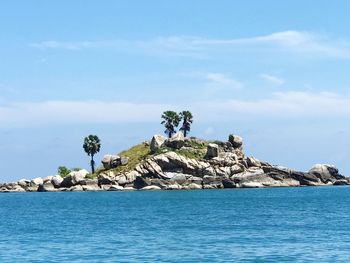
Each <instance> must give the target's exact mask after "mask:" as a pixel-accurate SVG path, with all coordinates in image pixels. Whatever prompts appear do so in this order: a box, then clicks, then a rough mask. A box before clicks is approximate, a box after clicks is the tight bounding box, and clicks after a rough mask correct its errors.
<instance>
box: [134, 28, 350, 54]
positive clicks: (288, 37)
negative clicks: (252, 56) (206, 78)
mask: <svg viewBox="0 0 350 263" xmlns="http://www.w3.org/2000/svg"><path fill="white" fill-rule="evenodd" d="M140 47H143V48H144V49H146V50H148V51H152V52H155V53H158V54H174V55H177V54H181V55H186V54H188V55H189V56H194V55H197V56H200V55H201V54H202V56H204V55H206V54H208V52H228V51H235V50H237V51H241V50H242V49H243V50H244V49H247V50H250V49H254V50H256V49H259V50H261V49H264V48H267V49H269V50H270V51H271V50H272V51H289V52H296V53H302V54H312V55H318V56H326V57H336V58H350V43H348V42H344V41H337V40H333V39H330V38H327V37H323V36H320V35H317V34H315V33H310V32H304V31H282V32H276V33H272V34H268V35H262V36H256V37H250V38H233V39H210V38H200V37H191V36H190V37H188V36H172V37H159V38H156V39H152V40H148V41H141V42H140Z"/></svg>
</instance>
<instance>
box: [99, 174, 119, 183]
mask: <svg viewBox="0 0 350 263" xmlns="http://www.w3.org/2000/svg"><path fill="white" fill-rule="evenodd" d="M115 180H116V177H115V175H114V173H113V172H103V173H100V174H99V175H98V184H99V185H103V184H113V183H114V182H115Z"/></svg>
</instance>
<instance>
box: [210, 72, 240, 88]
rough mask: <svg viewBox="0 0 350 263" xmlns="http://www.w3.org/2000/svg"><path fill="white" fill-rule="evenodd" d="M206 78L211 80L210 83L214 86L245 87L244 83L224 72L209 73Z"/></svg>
mask: <svg viewBox="0 0 350 263" xmlns="http://www.w3.org/2000/svg"><path fill="white" fill-rule="evenodd" d="M204 77H205V79H206V80H208V81H209V84H212V85H214V86H224V87H230V88H232V89H240V88H242V87H243V83H242V82H240V81H238V80H236V79H234V78H232V77H230V76H229V75H227V74H223V73H207V74H205V76H204Z"/></svg>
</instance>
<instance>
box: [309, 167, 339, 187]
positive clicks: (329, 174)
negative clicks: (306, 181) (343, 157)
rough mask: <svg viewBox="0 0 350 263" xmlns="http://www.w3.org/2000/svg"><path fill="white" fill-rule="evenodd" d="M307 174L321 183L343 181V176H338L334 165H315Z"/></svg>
mask: <svg viewBox="0 0 350 263" xmlns="http://www.w3.org/2000/svg"><path fill="white" fill-rule="evenodd" d="M309 173H310V174H313V175H315V176H316V177H317V178H319V179H320V180H321V181H322V182H323V183H327V182H334V181H335V180H338V179H344V176H342V175H341V174H339V171H338V169H337V168H336V167H335V166H334V165H329V164H316V165H314V166H313V167H312V168H311V169H310V171H309Z"/></svg>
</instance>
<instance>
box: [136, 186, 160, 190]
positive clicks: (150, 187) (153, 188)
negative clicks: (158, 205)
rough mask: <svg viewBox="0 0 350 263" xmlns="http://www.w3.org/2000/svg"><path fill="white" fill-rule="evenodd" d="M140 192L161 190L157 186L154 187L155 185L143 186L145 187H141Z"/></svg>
mask: <svg viewBox="0 0 350 263" xmlns="http://www.w3.org/2000/svg"><path fill="white" fill-rule="evenodd" d="M140 190H152V191H154V190H161V188H160V187H159V186H156V185H149V186H145V187H142V188H141V189H140Z"/></svg>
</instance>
